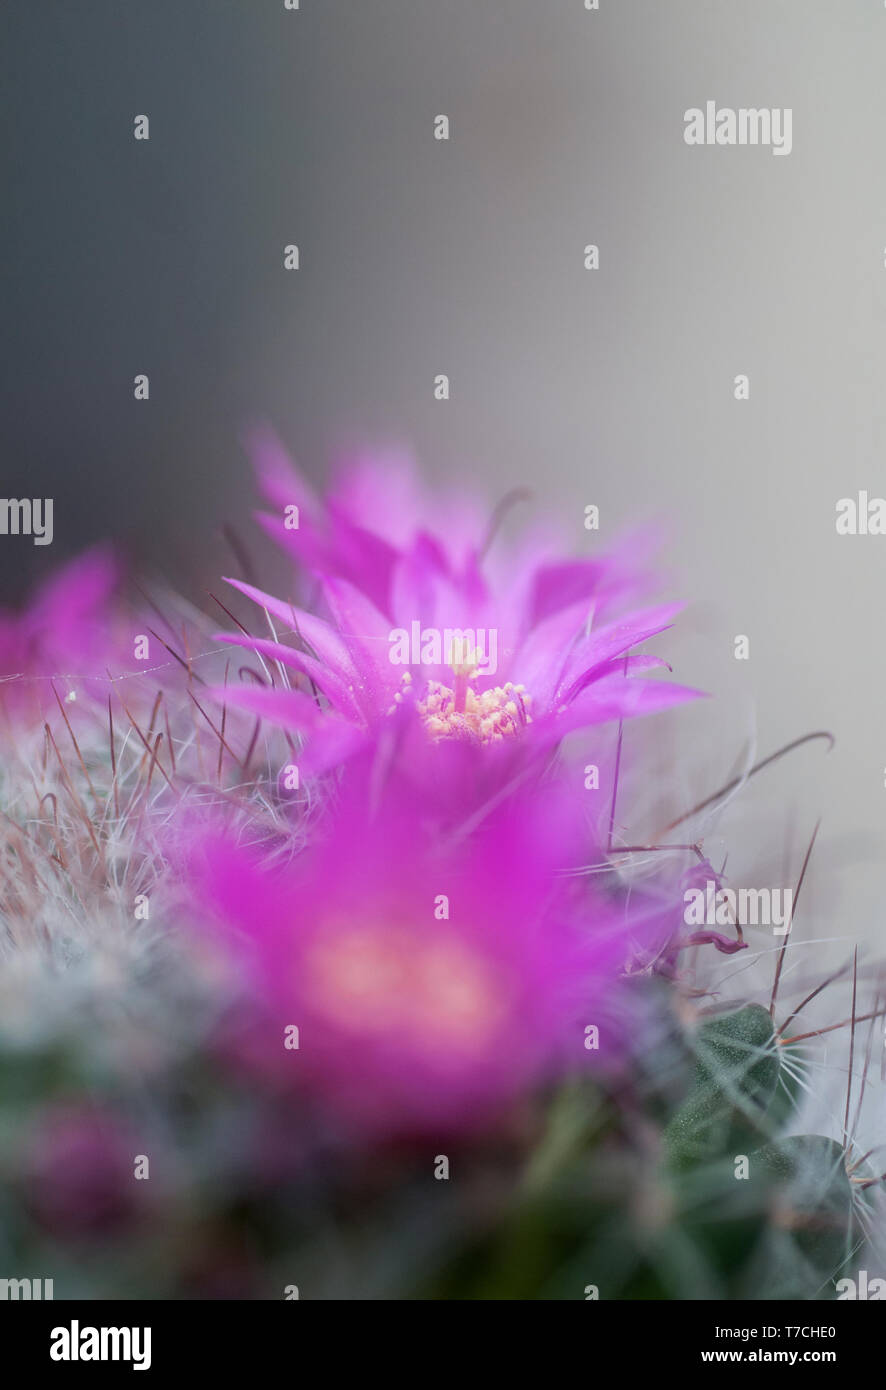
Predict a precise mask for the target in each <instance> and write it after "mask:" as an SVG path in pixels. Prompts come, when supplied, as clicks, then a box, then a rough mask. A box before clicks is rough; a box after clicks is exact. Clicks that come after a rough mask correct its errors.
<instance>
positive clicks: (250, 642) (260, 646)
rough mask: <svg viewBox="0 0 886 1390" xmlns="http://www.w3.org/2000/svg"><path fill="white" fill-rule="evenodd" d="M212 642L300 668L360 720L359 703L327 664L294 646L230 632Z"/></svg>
mask: <svg viewBox="0 0 886 1390" xmlns="http://www.w3.org/2000/svg"><path fill="white" fill-rule="evenodd" d="M215 641H216V642H225V643H227V644H228V645H229V646H234V647H244V648H245V649H246V650H247V651H251V652H256V653H257V654H258V655H259V656H266V657H267V658H268V659H269V660H270V661H281V662H283V664H284V665H286V666H291V667H293V668H294V669H295V670H296V671H304V673H305V675H306V676H310V678H311V680H312V681H313V682H314V684H315V685H318V686H319V687H320V689H321V690H322V691H323V694H324V695H325V696H326V697H327V698H328V699H329V700H330V701H331V702H332V704H334V705H335V706H337V708H338V709H339V710H340V711H341V713H342V714H345V715H347V716H348V717H349V718H351V719H353V720H355V721H356V722H357V723H362V722H363V721H362V716H361V713H360V709H359V706H358V704H357V702H356V700H355V699H354V696H353V695H352V693H351V690H350V688H349V687H348V686H347V685H346V684H345V682H344V681H343V680H342V678H341V677H340V676H337V675H336V674H335V672H334V671H332V670H330V668H329V667H328V666H323V665H321V663H320V662H319V661H315V660H314V658H313V657H312V656H308V655H307V653H306V652H297V651H296V650H295V648H294V647H286V646H284V645H283V643H282V642H271V641H266V640H265V639H264V638H262V637H238V636H235V635H234V634H233V633H230V632H217V633H216V634H215Z"/></svg>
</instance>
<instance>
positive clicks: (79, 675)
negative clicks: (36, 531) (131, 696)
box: [0, 547, 119, 718]
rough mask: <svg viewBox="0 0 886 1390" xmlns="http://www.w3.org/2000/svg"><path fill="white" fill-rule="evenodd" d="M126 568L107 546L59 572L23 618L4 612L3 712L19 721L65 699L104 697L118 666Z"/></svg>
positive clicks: (0, 631)
mask: <svg viewBox="0 0 886 1390" xmlns="http://www.w3.org/2000/svg"><path fill="white" fill-rule="evenodd" d="M118 577H119V575H118V568H117V564H116V562H115V561H114V559H113V557H112V555H111V553H110V551H109V550H107V549H106V548H104V547H98V548H96V549H94V550H90V551H87V552H86V553H85V554H83V555H81V556H79V557H78V558H77V559H76V560H73V561H72V562H71V563H70V564H67V565H65V566H64V567H63V568H61V569H59V570H57V571H56V572H55V573H54V574H53V575H51V576H50V578H49V579H48V580H47V581H46V583H45V584H44V585H43V586H42V588H40V589H38V591H37V593H36V595H35V597H34V598H33V600H32V602H31V603H30V604H29V605H28V607H27V608H25V609H24V610H23V611H21V612H12V611H9V610H5V611H3V610H0V705H2V708H3V711H4V712H5V713H6V714H8V715H12V716H13V717H16V718H27V717H35V716H37V715H39V714H40V713H41V712H45V711H47V710H50V709H55V708H56V703H55V696H54V695H53V693H52V688H51V681H53V680H54V681H55V685H56V689H57V690H58V693H59V695H60V696H62V697H65V696H68V697H70V696H72V695H73V696H74V697H76V696H77V695H78V694H81V693H90V694H104V693H105V692H106V691H107V688H108V675H107V667H108V664H109V663H110V662H111V660H112V655H111V653H112V639H111V627H112V617H111V602H112V598H113V595H114V591H115V589H116V586H117V582H118Z"/></svg>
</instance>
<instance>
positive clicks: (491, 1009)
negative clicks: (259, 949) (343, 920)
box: [307, 927, 503, 1049]
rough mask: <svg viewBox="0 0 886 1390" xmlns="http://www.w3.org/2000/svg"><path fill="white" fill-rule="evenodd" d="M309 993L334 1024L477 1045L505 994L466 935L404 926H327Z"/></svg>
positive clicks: (311, 958)
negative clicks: (459, 937)
mask: <svg viewBox="0 0 886 1390" xmlns="http://www.w3.org/2000/svg"><path fill="white" fill-rule="evenodd" d="M307 966H308V970H307V978H308V981H309V986H310V1001H311V1003H312V1004H313V1005H314V1007H315V1008H317V1009H318V1010H319V1012H321V1013H323V1014H325V1015H326V1017H327V1018H329V1019H330V1020H331V1021H332V1022H334V1023H335V1024H336V1025H338V1026H340V1027H342V1028H345V1029H348V1030H349V1031H356V1032H361V1033H370V1034H375V1035H381V1034H390V1033H393V1032H399V1033H404V1032H405V1033H407V1034H409V1035H411V1036H412V1037H413V1038H414V1039H415V1040H416V1041H417V1042H421V1043H423V1044H425V1045H429V1046H435V1045H446V1046H453V1047H467V1048H471V1049H473V1048H477V1047H479V1046H482V1045H483V1043H484V1042H485V1041H486V1040H487V1038H488V1037H489V1035H490V1033H491V1032H492V1030H493V1029H494V1028H495V1026H496V1024H497V1022H498V1019H499V1016H500V1014H501V1010H502V1007H503V1001H502V998H501V990H500V988H499V987H498V986H497V983H496V980H495V978H494V976H493V974H492V972H491V970H490V969H489V967H488V965H487V963H486V962H485V961H484V960H482V959H481V958H480V957H479V956H477V954H476V953H475V952H473V951H471V950H469V949H468V948H467V947H466V946H464V945H463V944H462V943H461V942H459V941H456V940H453V939H451V938H449V939H444V938H442V937H439V936H430V937H427V936H423V935H421V934H420V933H418V932H416V931H414V930H411V931H407V930H406V929H404V928H399V927H394V928H391V927H365V928H355V927H346V928H344V929H342V930H340V931H337V932H332V933H330V934H326V933H324V934H323V935H322V936H321V937H320V938H318V940H317V941H316V942H315V944H314V947H313V949H312V950H311V951H310V953H309V955H308V958H307Z"/></svg>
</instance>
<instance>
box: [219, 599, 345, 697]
mask: <svg viewBox="0 0 886 1390" xmlns="http://www.w3.org/2000/svg"><path fill="white" fill-rule="evenodd" d="M225 583H226V584H231V585H232V586H233V587H234V588H235V589H239V591H240V593H241V594H245V595H246V597H247V598H250V599H252V601H253V603H257V604H258V605H259V606H260V607H261V608H266V609H267V610H268V612H269V613H273V615H274V617H275V618H279V619H280V621H281V622H282V623H285V624H286V633H297V635H298V636H300V637H302V638H304V640H305V641H306V642H307V643H308V644H309V646H311V647H313V649H314V651H315V652H316V653H317V656H318V657H319V658H320V660H321V661H324V662H326V663H327V664H328V665H329V666H331V667H332V670H333V671H334V672H335V674H336V675H337V676H340V677H341V679H342V680H348V679H350V680H353V678H354V665H353V662H352V661H351V658H350V655H349V653H348V649H347V647H346V646H345V644H344V642H343V641H342V639H341V637H340V636H339V635H338V633H337V632H336V631H335V628H333V627H330V625H329V623H326V622H324V621H323V619H322V618H317V617H315V616H314V614H313V613H308V612H306V611H305V610H304V609H303V608H296V607H295V605H294V604H291V603H285V602H284V601H283V600H282V599H278V598H274V597H273V595H272V594H266V593H264V591H263V590H262V589H256V588H254V587H253V586H252V585H251V584H244V583H243V582H242V580H240V579H225Z"/></svg>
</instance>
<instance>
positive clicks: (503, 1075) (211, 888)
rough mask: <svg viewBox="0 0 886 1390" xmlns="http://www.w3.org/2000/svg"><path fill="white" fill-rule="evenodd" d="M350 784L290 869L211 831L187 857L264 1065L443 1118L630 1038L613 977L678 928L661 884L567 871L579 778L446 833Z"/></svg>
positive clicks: (421, 1117) (413, 810)
mask: <svg viewBox="0 0 886 1390" xmlns="http://www.w3.org/2000/svg"><path fill="white" fill-rule="evenodd" d="M351 790H352V795H349V796H346V797H345V799H344V800H343V802H342V803H341V804H339V806H338V808H337V809H336V811H335V812H334V813H333V815H332V817H331V819H330V821H329V822H328V823H326V824H325V825H324V826H322V828H321V829H320V831H319V833H318V835H317V837H316V842H315V844H314V846H313V847H312V848H310V849H309V850H306V851H304V852H303V853H302V854H301V855H299V856H298V857H297V858H296V859H295V860H294V861H293V862H291V863H290V864H288V865H287V866H286V867H284V868H280V867H277V868H275V869H273V870H272V869H268V868H265V867H263V866H262V864H261V862H260V861H259V859H258V857H257V856H256V855H255V853H254V852H250V851H247V850H244V849H240V848H237V847H235V846H234V845H233V844H232V843H231V842H230V841H229V840H227V839H225V838H223V837H218V836H214V835H209V836H208V837H206V838H204V839H202V840H200V841H199V842H198V849H197V850H196V851H195V852H194V853H193V856H192V868H191V873H192V880H191V883H192V891H191V897H192V901H193V902H194V903H199V904H202V905H203V910H204V911H206V912H208V913H209V915H210V918H211V921H212V922H213V924H214V926H215V929H216V930H218V931H220V932H221V938H222V940H223V941H224V942H225V943H226V946H227V948H228V949H229V950H230V951H231V952H232V953H233V955H234V958H235V959H236V960H237V961H239V963H240V968H239V972H238V973H239V974H240V975H241V978H242V979H243V981H244V988H245V989H246V992H247V995H248V997H249V998H251V999H252V1001H253V1002H254V1004H255V1005H256V1007H257V1009H258V1010H259V1012H260V1016H261V1023H260V1026H259V1028H258V1033H257V1035H256V1042H255V1044H254V1050H255V1054H256V1056H257V1057H259V1058H260V1059H261V1062H262V1064H263V1065H264V1066H266V1067H267V1068H268V1069H269V1072H270V1074H272V1075H273V1076H274V1077H275V1078H279V1076H280V1075H281V1074H283V1075H285V1076H287V1077H289V1078H290V1079H291V1080H292V1081H294V1082H297V1083H301V1084H303V1085H305V1086H307V1087H309V1088H310V1089H311V1090H313V1091H314V1092H315V1093H316V1094H318V1095H319V1096H320V1098H321V1099H322V1102H323V1103H324V1104H325V1105H327V1106H330V1107H332V1109H333V1110H334V1112H335V1113H337V1114H338V1115H339V1116H340V1117H341V1118H342V1119H343V1120H344V1121H345V1123H351V1124H354V1125H357V1126H359V1127H361V1128H363V1127H367V1128H368V1129H370V1130H375V1131H379V1130H380V1131H383V1132H385V1133H393V1132H400V1131H411V1130H420V1131H424V1130H433V1131H435V1132H440V1131H442V1130H444V1129H448V1128H451V1127H453V1126H455V1127H462V1126H468V1127H470V1126H472V1125H475V1124H482V1123H488V1122H489V1121H490V1118H491V1117H492V1116H493V1115H494V1113H495V1110H496V1108H499V1107H501V1106H502V1105H505V1104H506V1103H507V1102H508V1101H509V1100H511V1099H512V1098H514V1097H515V1096H516V1095H517V1094H518V1093H520V1092H522V1091H525V1090H526V1088H528V1087H531V1086H534V1085H536V1084H538V1083H541V1082H544V1081H546V1080H551V1079H556V1078H558V1077H562V1076H563V1075H565V1074H567V1073H569V1072H571V1071H573V1070H581V1069H582V1068H583V1067H585V1066H586V1065H587V1064H588V1063H589V1062H591V1061H593V1060H595V1059H597V1060H599V1059H600V1058H607V1057H608V1058H613V1057H615V1056H616V1055H617V1054H618V1053H619V1051H620V1049H621V1047H622V1046H623V1044H624V1033H623V1029H624V1015H623V1014H622V1012H621V1010H622V1008H623V995H622V991H624V990H626V989H629V985H627V984H626V983H625V982H624V981H623V980H621V979H620V978H619V977H620V976H621V975H622V973H623V970H624V968H625V966H626V963H627V962H628V961H629V959H631V958H632V957H633V955H634V953H635V952H640V953H641V954H642V955H644V957H645V956H646V953H647V952H649V951H654V950H657V949H658V948H660V946H661V944H662V943H663V942H664V941H666V940H667V939H668V936H669V931H670V927H669V925H668V923H667V922H666V919H665V914H664V913H663V911H662V907H661V904H660V902H656V903H654V904H652V903H650V904H649V905H646V906H644V904H643V900H642V898H635V899H634V900H633V901H632V904H631V906H630V907H628V906H627V903H626V902H621V901H617V900H616V899H614V898H608V899H603V898H600V897H598V896H597V895H596V894H595V893H594V892H592V891H591V889H590V888H589V885H588V880H587V879H585V878H583V877H581V876H569V875H567V874H564V873H561V870H564V869H567V868H574V867H575V864H576V863H578V862H581V861H580V856H581V854H582V848H581V846H580V838H581V837H580V833H579V830H578V828H577V827H578V826H580V824H581V817H580V816H577V815H576V813H575V802H574V800H573V798H572V797H571V796H567V795H566V794H565V793H564V791H563V789H562V788H559V787H555V788H550V789H548V791H547V792H546V793H545V794H544V795H535V796H533V797H519V796H517V797H514V798H512V799H510V800H509V801H508V802H507V803H506V804H505V805H503V806H502V807H501V808H499V810H498V812H497V813H496V814H494V815H492V816H490V817H488V818H487V820H486V822H485V824H484V826H483V828H482V830H481V831H480V832H479V833H476V834H475V835H473V836H471V837H470V838H462V839H459V840H458V841H456V842H455V843H450V844H448V845H447V844H445V843H442V842H441V841H440V839H439V838H438V837H436V836H435V835H432V834H428V833H427V831H426V828H425V826H424V824H423V818H422V814H421V806H420V804H419V803H418V802H417V801H415V800H412V799H410V798H409V797H403V796H400V797H393V798H392V797H387V798H386V799H385V802H384V805H383V807H382V809H381V811H380V813H379V814H378V816H377V817H376V818H375V819H372V818H370V817H369V816H368V815H367V814H366V812H365V811H364V810H363V809H362V808H363V806H364V804H365V800H366V798H365V796H364V795H363V791H362V789H360V791H359V792H358V793H357V794H356V795H354V794H353V791H354V789H353V788H352V789H351ZM595 1028H596V1029H598V1030H599V1038H598V1039H595V1038H594V1037H593V1034H592V1030H593V1029H595ZM293 1029H295V1030H297V1033H293V1031H292V1030H293ZM287 1030H289V1033H288V1034H287ZM287 1036H288V1038H289V1046H287ZM295 1042H297V1046H295V1045H294V1043H295Z"/></svg>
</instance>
